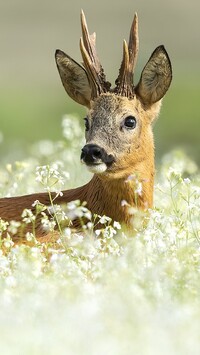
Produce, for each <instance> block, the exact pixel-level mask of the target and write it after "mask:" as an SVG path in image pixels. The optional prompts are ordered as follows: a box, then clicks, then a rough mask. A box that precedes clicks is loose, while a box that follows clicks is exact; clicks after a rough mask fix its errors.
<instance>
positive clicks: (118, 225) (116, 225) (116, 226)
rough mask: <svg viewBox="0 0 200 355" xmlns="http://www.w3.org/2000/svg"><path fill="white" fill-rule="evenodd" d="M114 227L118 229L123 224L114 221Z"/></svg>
mask: <svg viewBox="0 0 200 355" xmlns="http://www.w3.org/2000/svg"><path fill="white" fill-rule="evenodd" d="M113 227H114V228H116V229H121V224H120V223H119V222H116V221H114V223H113Z"/></svg>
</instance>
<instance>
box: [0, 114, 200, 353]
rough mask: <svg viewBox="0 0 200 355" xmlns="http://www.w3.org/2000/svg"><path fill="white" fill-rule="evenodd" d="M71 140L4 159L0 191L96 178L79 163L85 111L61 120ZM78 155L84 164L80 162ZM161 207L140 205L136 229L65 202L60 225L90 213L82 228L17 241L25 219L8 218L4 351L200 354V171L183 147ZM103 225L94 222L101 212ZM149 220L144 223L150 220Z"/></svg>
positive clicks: (0, 261) (159, 183) (1, 301)
mask: <svg viewBox="0 0 200 355" xmlns="http://www.w3.org/2000/svg"><path fill="white" fill-rule="evenodd" d="M62 132H63V134H62V139H60V140H59V141H51V140H43V141H38V142H37V143H34V144H32V145H30V146H29V152H28V153H27V155H26V157H24V159H23V160H21V161H16V162H13V163H8V161H9V159H6V156H5V157H4V161H5V162H2V164H1V167H0V194H1V196H13V195H18V194H23V193H31V192H33V191H39V190H40V191H44V190H48V191H49V193H51V191H52V190H56V191H57V192H58V193H59V192H60V190H61V188H62V189H64V188H69V187H71V186H73V185H74V184H76V185H78V184H81V183H83V182H85V181H87V180H88V179H89V177H90V176H89V175H88V173H86V171H85V170H84V169H83V167H81V166H80V164H79V152H80V148H81V146H82V143H83V135H82V127H81V126H80V119H79V117H76V116H72V115H66V116H64V117H63V120H62ZM76 162H77V164H76ZM154 200H155V202H154V205H155V207H154V209H152V210H151V211H149V214H148V215H141V214H140V213H137V214H136V219H135V220H136V221H137V223H136V224H135V225H134V229H133V232H132V233H127V232H126V231H125V230H123V229H121V226H120V225H119V224H118V223H114V225H113V226H111V223H110V220H109V218H106V217H105V216H95V218H94V216H91V214H90V213H89V211H88V210H87V208H86V207H87V206H84V205H82V206H80V205H79V203H78V202H76V203H70V204H69V205H68V206H67V207H65V209H64V210H61V209H60V208H59V207H58V206H56V201H55V202H54V208H55V211H56V220H55V219H51V220H48V219H47V218H46V216H45V210H44V220H43V223H44V224H45V225H46V224H48V226H49V227H50V228H54V226H55V224H56V223H59V225H60V226H61V225H62V222H64V223H65V225H66V221H67V222H69V219H70V218H71V217H72V216H78V217H79V218H80V219H82V218H83V217H84V216H87V221H88V222H87V223H86V224H85V225H83V233H80V234H76V233H74V232H71V230H70V229H69V228H68V227H66V226H65V227H64V228H63V230H62V231H61V232H60V238H59V239H58V241H57V242H56V243H55V242H54V243H53V242H52V243H51V242H50V243H48V244H42V243H39V242H38V241H37V240H36V239H35V235H34V217H33V216H32V215H31V214H30V213H29V212H28V211H26V213H25V214H24V218H23V223H31V225H32V227H33V228H32V233H29V234H27V235H26V238H27V241H28V242H29V245H14V244H13V242H12V234H13V233H14V232H15V230H16V228H17V227H18V225H17V224H16V223H15V222H13V223H11V225H10V226H8V225H7V224H6V223H5V222H4V221H2V220H0V235H2V232H3V231H5V230H7V237H6V238H5V239H2V238H1V240H0V243H1V250H0V306H1V313H0V333H1V337H0V349H1V353H2V354H9V355H10V354H16V355H18V354H30V355H32V354H34V355H40V354H42V355H44V354H48V355H49V354H50V355H51V354H52V355H53V354H73V355H75V354H81V355H84V354H86V355H88V354H95V355H98V354H99V355H100V354H102V353H106V354H113V355H118V354H119V355H124V354H138V355H142V354H145V355H146V354H148V355H160V354H162V355H165V354H166V355H169V354H170V355H178V354H180V355H186V354H191V353H192V354H193V355H198V354H199V352H200V332H199V319H200V220H199V207H200V173H199V169H198V166H197V164H196V163H195V162H194V161H193V160H191V159H190V158H189V157H188V156H187V155H186V154H185V153H183V151H181V150H176V151H172V152H170V153H168V154H165V155H164V156H163V158H162V159H161V160H160V165H159V166H158V172H157V177H156V183H155V197H154ZM99 219H100V220H101V223H103V224H104V228H102V229H101V230H96V231H94V226H95V223H96V222H97V220H99ZM142 219H145V225H146V226H145V227H142V224H141V220H142Z"/></svg>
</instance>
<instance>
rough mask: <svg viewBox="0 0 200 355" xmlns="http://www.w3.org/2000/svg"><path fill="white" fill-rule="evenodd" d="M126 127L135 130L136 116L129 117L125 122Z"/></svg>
mask: <svg viewBox="0 0 200 355" xmlns="http://www.w3.org/2000/svg"><path fill="white" fill-rule="evenodd" d="M124 127H126V128H127V129H134V128H135V127H136V118H135V117H134V116H128V117H126V118H125V120H124Z"/></svg>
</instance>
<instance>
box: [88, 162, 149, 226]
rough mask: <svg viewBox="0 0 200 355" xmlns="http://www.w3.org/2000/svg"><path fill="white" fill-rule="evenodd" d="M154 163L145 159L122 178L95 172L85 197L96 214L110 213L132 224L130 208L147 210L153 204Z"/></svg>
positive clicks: (123, 221) (122, 221) (108, 214)
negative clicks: (103, 175) (102, 175)
mask: <svg viewBox="0 0 200 355" xmlns="http://www.w3.org/2000/svg"><path fill="white" fill-rule="evenodd" d="M153 184H154V164H153V162H151V163H150V162H149V161H148V162H145V163H144V162H143V163H140V164H138V165H137V166H135V167H134V168H133V169H132V173H130V174H129V175H127V176H126V177H124V178H121V179H112V180H111V179H109V180H107V179H103V178H101V175H94V176H93V178H92V180H91V181H90V182H89V183H88V184H87V193H86V194H85V200H86V201H87V206H88V208H89V209H90V210H92V211H93V213H97V214H99V215H104V214H105V215H107V216H109V217H111V218H112V219H113V220H116V221H119V222H121V223H126V224H129V223H130V219H131V215H130V209H131V208H132V207H135V208H137V209H141V210H146V209H148V208H151V207H152V204H153Z"/></svg>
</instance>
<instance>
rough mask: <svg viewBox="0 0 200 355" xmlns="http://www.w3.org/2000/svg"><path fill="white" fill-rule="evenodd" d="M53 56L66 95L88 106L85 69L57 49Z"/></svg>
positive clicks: (89, 93)
mask: <svg viewBox="0 0 200 355" xmlns="http://www.w3.org/2000/svg"><path fill="white" fill-rule="evenodd" d="M55 58H56V64H57V68H58V71H59V74H60V78H61V81H62V84H63V86H64V88H65V90H66V91H67V93H68V95H69V96H70V97H71V98H72V99H73V100H74V101H76V102H78V103H79V104H81V105H84V106H87V107H89V105H90V100H91V88H90V84H89V80H88V76H87V73H86V71H85V69H84V68H83V67H82V66H81V65H80V64H78V63H76V62H75V60H73V59H72V58H70V57H69V56H68V55H67V54H65V53H64V52H62V51H61V50H59V49H57V50H56V53H55Z"/></svg>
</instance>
